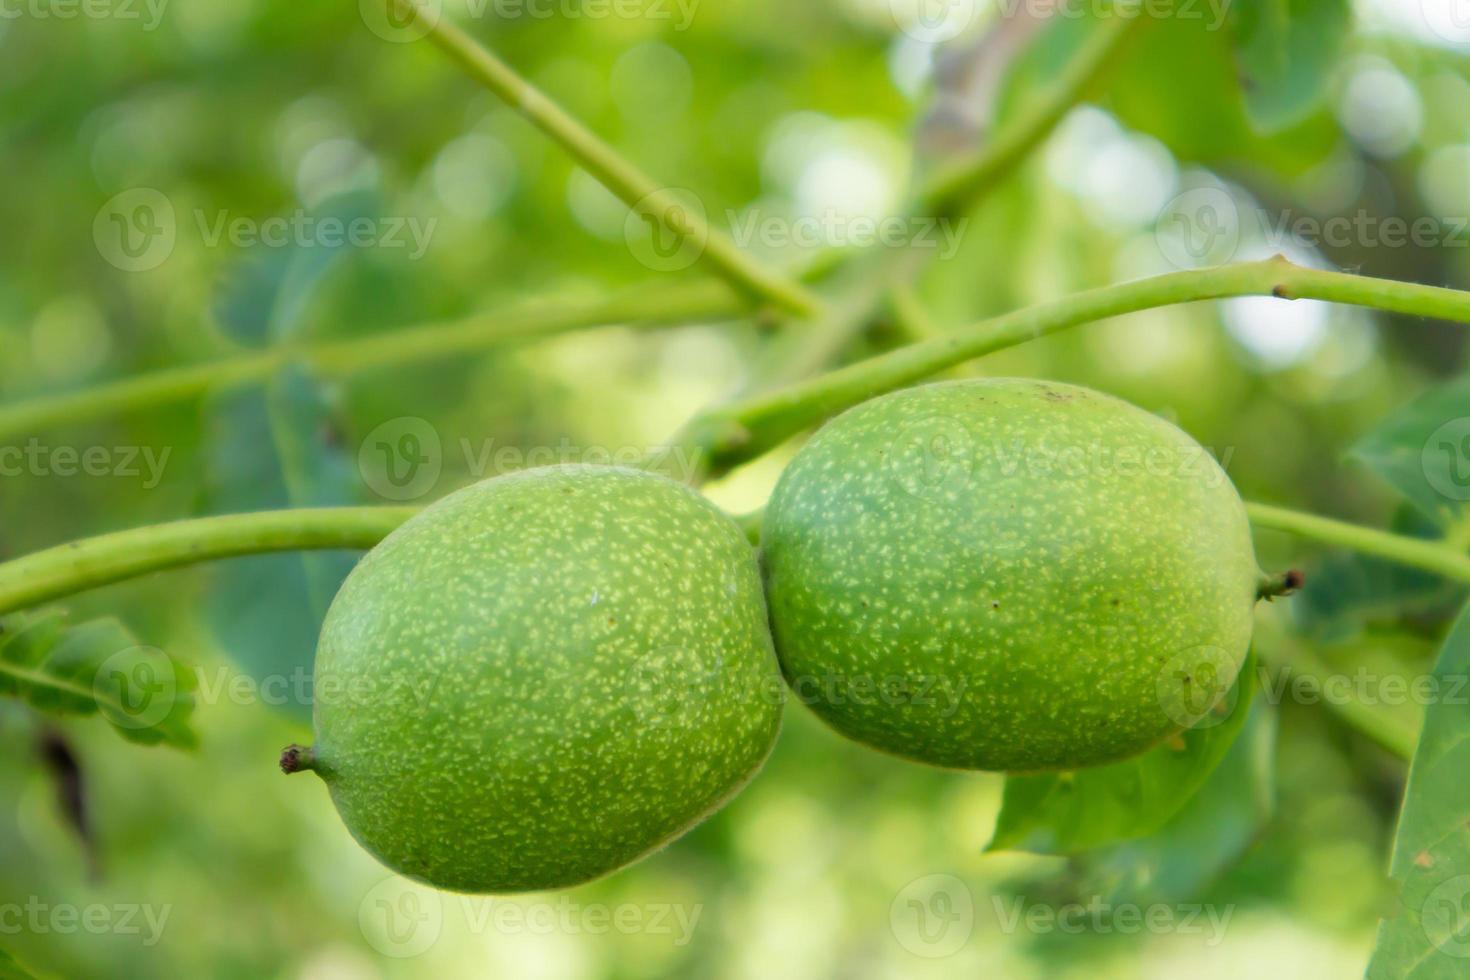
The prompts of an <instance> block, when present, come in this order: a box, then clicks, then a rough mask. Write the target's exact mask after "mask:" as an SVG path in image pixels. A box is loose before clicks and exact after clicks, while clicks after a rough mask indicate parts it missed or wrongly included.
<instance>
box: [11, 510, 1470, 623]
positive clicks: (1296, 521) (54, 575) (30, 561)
mask: <svg viewBox="0 0 1470 980" xmlns="http://www.w3.org/2000/svg"><path fill="white" fill-rule="evenodd" d="M1247 509H1248V510H1249V512H1250V516H1251V520H1252V521H1253V522H1254V523H1255V524H1256V525H1257V526H1259V527H1266V528H1273V529H1278V530H1285V531H1290V532H1291V533H1293V534H1298V535H1301V536H1302V537H1306V538H1310V539H1312V540H1317V541H1321V542H1323V543H1324V544H1332V545H1337V546H1340V547H1344V548H1350V549H1353V550H1355V551H1360V552H1362V553H1363V554H1368V555H1374V556H1377V557H1379V558H1386V559H1388V560H1390V561H1395V562H1399V563H1401V564H1405V565H1411V566H1413V567H1416V568H1422V569H1425V570H1426V571H1431V572H1435V573H1437V574H1440V575H1445V576H1447V577H1450V578H1455V579H1457V580H1459V581H1463V582H1466V583H1470V558H1466V556H1464V555H1458V554H1456V553H1455V552H1453V551H1452V550H1450V549H1449V548H1448V547H1446V546H1444V545H1436V544H1435V543H1434V542H1429V541H1424V540H1422V539H1420V538H1409V537H1405V536H1402V535H1397V534H1391V533H1389V532H1387V531H1377V530H1373V529H1372V528H1366V527H1359V526H1357V525H1353V524H1345V523H1343V522H1341V521H1334V520H1330V519H1328V518H1324V517H1317V516H1315V515H1312V514H1303V513H1298V512H1295V511H1289V510H1286V509H1284V508H1280V507H1270V506H1267V505H1264V504H1248V505H1247ZM417 510H418V508H415V507H328V508H306V509H300V510H275V511H264V512H260V513H254V514H233V515H229V516H225V517H205V518H200V519H197V520H191V521H177V522H174V523H171V524H160V525H156V526H154V527H143V528H136V529H133V530H129V531H118V532H114V533H112V534H104V535H102V536H101V537H95V538H87V539H84V540H81V541H75V542H72V543H71V544H65V545H61V546H59V547H56V548H50V549H47V550H45V551H38V552H36V553H34V554H30V555H26V556H24V557H21V558H16V559H13V560H12V561H8V562H5V563H3V564H0V614H4V613H9V612H14V611H16V610H18V609H26V608H30V607H33V606H37V605H40V604H42V603H45V602H50V601H52V600H55V599H61V598H64V597H66V596H68V595H72V594H74V593H77V592H83V591H86V590H88V589H94V588H97V587H98V586H102V585H109V584H111V583H113V582H120V581H123V580H124V579H130V578H136V577H138V576H140V575H146V574H148V573H150V572H156V571H162V570H164V569H169V568H178V567H181V566H184V565H193V564H197V563H199V562H206V561H214V560H216V559H219V558H230V557H237V556H240V555H249V554H258V553H264V552H275V551H309V550H334V549H335V550H340V549H349V550H365V549H368V548H371V547H373V546H374V545H376V544H377V543H378V542H379V541H381V540H382V539H383V538H384V537H386V536H387V535H388V534H389V532H391V531H392V530H393V529H394V528H396V527H398V526H399V525H400V524H402V523H403V522H404V521H406V520H407V519H408V518H409V517H411V516H412V515H413V514H414V513H416V512H417ZM737 520H738V522H739V523H740V525H741V527H742V528H743V529H744V530H745V532H746V534H747V535H748V536H749V537H750V538H751V540H752V542H756V541H758V539H759V536H760V524H761V514H760V513H759V512H757V513H753V514H747V515H744V516H742V517H740V518H737Z"/></svg>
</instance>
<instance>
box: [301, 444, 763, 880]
mask: <svg viewBox="0 0 1470 980" xmlns="http://www.w3.org/2000/svg"><path fill="white" fill-rule="evenodd" d="M354 685H355V686H356V688H355V691H354ZM316 689H317V699H316V701H317V703H316V709H315V710H316V730H317V744H316V745H315V747H314V755H315V763H316V767H317V771H318V772H319V773H320V774H321V775H322V776H323V778H325V779H326V781H327V783H328V785H329V786H330V788H331V793H332V798H333V800H334V801H335V803H336V805H337V808H338V810H339V811H340V812H341V814H342V818H343V820H344V821H345V822H346V824H347V827H348V829H349V830H351V831H352V833H353V835H354V836H355V837H356V838H357V839H358V840H359V841H360V842H361V843H362V844H363V846H364V847H366V848H367V849H368V850H369V851H370V852H372V853H373V854H374V855H376V856H377V857H378V858H379V859H380V860H382V861H383V862H384V863H385V864H387V865H388V866H389V867H391V868H393V869H395V870H397V871H399V872H401V873H403V874H405V875H409V876H411V877H414V878H417V879H420V880H422V881H425V882H428V883H430V884H433V885H436V886H438V887H440V888H444V889H448V890H452V891H462V892H519V891H530V890H540V889H549V888H560V887H565V886H570V885H576V884H578V883H581V882H585V881H588V880H590V879H593V878H596V877H598V876H600V875H604V874H606V873H608V872H610V871H613V870H615V869H617V868H620V867H622V866H623V865H626V864H628V863H629V862H631V861H634V860H636V859H638V858H639V857H641V856H643V855H645V854H648V853H649V852H650V851H652V850H654V849H656V848H658V847H660V846H661V845H663V844H665V843H667V842H668V841H670V840H672V839H674V838H675V837H678V836H679V835H680V834H682V833H684V832H685V831H687V830H688V829H689V828H690V827H692V826H693V825H694V824H696V823H697V822H699V821H700V820H701V819H702V818H704V817H705V816H707V815H708V814H709V813H711V812H712V811H714V810H715V809H716V808H718V807H719V806H720V805H721V804H722V803H723V802H724V801H726V800H728V799H729V798H730V797H731V796H732V795H734V794H735V793H736V792H737V791H738V790H739V789H740V787H741V786H742V785H744V783H745V782H746V781H747V780H749V779H750V777H751V776H753V775H754V774H755V772H756V770H757V769H759V768H760V766H761V763H762V762H763V761H764V760H765V758H766V756H767V754H768V753H769V752H770V749H771V746H772V744H773V743H774V741H775V737H776V733H777V731H778V729H779V727H780V717H781V702H782V691H783V690H784V686H783V685H782V684H781V679H780V674H779V670H778V667H777V664H776V659H775V655H774V652H773V650H772V648H771V640H770V634H769V629H768V626H767V620H766V609H765V602H764V598H763V596H762V592H761V582H760V573H759V569H758V567H757V565H756V561H755V555H754V552H753V550H752V549H751V547H750V544H749V543H748V541H747V540H746V539H745V537H744V536H743V534H742V533H741V531H740V529H739V528H738V527H737V526H736V525H735V524H734V522H733V521H731V520H730V519H729V518H728V517H726V516H725V515H724V514H722V513H721V512H719V511H718V510H716V509H715V507H714V506H713V505H711V504H710V503H708V502H707V501H706V500H705V499H704V498H702V497H701V496H699V495H698V494H697V493H695V492H694V491H692V490H690V489H688V488H687V487H684V486H682V485H680V484H678V483H675V482H673V481H671V480H668V479H665V478H663V477H660V476H655V475H652V474H648V473H641V472H637V471H633V470H626V469H618V468H608V467H583V466H559V467H549V468H546V469H539V470H530V471H526V472H523V473H517V474H514V475H510V476H504V477H500V478H497V479H493V480H488V481H486V482H484V483H480V484H477V485H475V486H472V487H469V488H467V489H465V490H462V491H460V492H458V493H455V494H453V495H451V496H449V497H447V498H445V499H444V500H442V501H440V502H439V503H436V504H434V505H433V506H431V507H429V508H428V509H427V510H425V511H424V512H423V513H422V514H419V515H418V516H416V517H414V518H413V519H412V520H410V521H409V522H408V523H407V524H405V525H404V526H403V527H402V528H400V529H399V530H397V531H395V532H394V533H393V534H392V535H390V536H389V537H388V538H387V539H386V540H385V541H384V542H383V543H382V544H381V545H379V546H378V547H377V548H375V549H374V550H373V551H372V552H370V553H369V554H368V555H367V557H366V558H364V559H363V561H362V563H361V564H360V565H358V566H357V568H356V569H355V570H354V571H353V572H352V574H351V575H350V576H349V577H348V579H347V582H346V584H344V585H343V587H342V590H341V592H340V593H339V595H338V596H337V599H336V601H335V602H334V603H333V604H332V608H331V610H330V612H329V613H328V615H327V619H326V623H325V625H324V627H323V629H322V637H321V644H320V648H319V650H318V654H317V664H316ZM334 691H335V692H336V693H335V694H334Z"/></svg>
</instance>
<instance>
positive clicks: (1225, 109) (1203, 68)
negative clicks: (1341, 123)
mask: <svg viewBox="0 0 1470 980" xmlns="http://www.w3.org/2000/svg"><path fill="white" fill-rule="evenodd" d="M1228 11H1229V7H1228V6H1218V5H1211V4H1197V5H1193V6H1192V7H1191V8H1190V10H1189V12H1188V13H1187V14H1186V13H1183V12H1181V14H1180V15H1179V16H1171V17H1161V18H1156V19H1155V20H1153V21H1151V22H1150V24H1149V25H1148V28H1147V30H1145V31H1144V32H1143V35H1142V36H1141V37H1140V38H1139V41H1138V43H1137V45H1136V46H1135V47H1134V49H1133V51H1132V54H1131V55H1130V57H1129V58H1128V59H1127V62H1126V63H1125V64H1124V65H1123V66H1122V68H1121V69H1120V70H1119V72H1118V73H1117V77H1116V78H1115V80H1114V83H1113V84H1112V85H1111V86H1110V87H1109V90H1108V101H1109V104H1110V107H1111V108H1112V110H1113V112H1114V114H1115V115H1117V116H1118V118H1119V119H1120V120H1122V121H1123V122H1124V123H1125V124H1126V125H1127V126H1129V127H1130V128H1132V129H1136V130H1138V131H1140V132H1143V133H1147V134H1148V135H1150V136H1153V137H1154V138H1155V139H1158V140H1159V141H1160V142H1162V143H1163V144H1164V145H1165V146H1167V147H1168V148H1169V149H1170V150H1171V151H1172V152H1173V153H1174V155H1175V156H1176V157H1177V158H1179V160H1180V161H1181V162H1185V163H1202V164H1205V165H1207V166H1211V167H1218V168H1221V169H1225V170H1228V169H1233V168H1236V167H1238V166H1239V165H1240V163H1241V162H1242V161H1249V162H1250V164H1251V170H1252V172H1253V173H1257V174H1261V173H1271V172H1273V171H1274V172H1275V173H1276V174H1277V175H1279V176H1295V175H1300V174H1302V173H1305V172H1306V171H1309V170H1310V169H1311V168H1312V167H1314V166H1316V165H1318V164H1320V163H1321V162H1323V161H1324V160H1325V159H1327V158H1328V157H1329V155H1330V154H1332V153H1333V152H1335V151H1337V150H1339V149H1340V147H1341V133H1340V131H1339V127H1338V125H1337V123H1336V121H1335V120H1334V119H1332V117H1331V116H1330V115H1329V114H1327V113H1308V114H1305V115H1301V116H1299V117H1296V118H1294V119H1293V125H1291V126H1285V127H1282V128H1280V130H1279V131H1277V132H1273V133H1271V134H1269V136H1268V135H1267V134H1263V133H1261V132H1259V131H1258V129H1257V123H1256V120H1255V118H1254V114H1253V111H1252V109H1253V107H1252V106H1250V103H1249V100H1248V99H1247V96H1246V93H1245V92H1244V90H1243V88H1242V84H1243V83H1242V78H1241V73H1242V71H1244V70H1246V69H1245V66H1243V65H1242V64H1241V63H1240V61H1239V52H1238V51H1237V50H1236V49H1235V47H1234V46H1233V45H1232V44H1231V40H1232V32H1231V31H1230V30H1229V29H1228V26H1229V25H1228V21H1227V19H1226V14H1227V12H1228Z"/></svg>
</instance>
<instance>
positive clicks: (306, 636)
mask: <svg viewBox="0 0 1470 980" xmlns="http://www.w3.org/2000/svg"><path fill="white" fill-rule="evenodd" d="M210 414H211V418H210V425H211V428H212V432H211V439H210V442H209V445H210V446H211V447H213V450H212V452H211V455H210V456H209V459H208V462H207V490H206V496H205V502H204V510H205V511H206V512H207V513H214V514H223V513H240V512H244V511H258V510H274V509H279V508H284V507H313V506H328V505H333V504H351V503H357V502H359V501H360V496H361V495H360V492H359V477H358V474H357V470H356V463H355V459H353V458H352V457H350V456H349V455H348V454H347V452H346V450H345V449H344V448H343V446H342V443H341V439H340V431H341V429H340V426H339V423H338V419H337V417H336V412H335V409H334V406H333V405H332V404H331V403H330V401H329V399H328V398H327V396H326V393H325V391H324V390H323V388H322V385H321V384H320V382H318V381H317V380H316V379H315V378H313V377H312V376H311V375H310V374H309V373H308V372H307V371H306V370H305V369H303V368H301V367H298V366H290V367H287V368H285V369H283V370H282V372H281V373H280V374H279V375H278V376H277V377H276V378H275V379H273V380H272V382H271V383H270V385H269V386H267V388H265V389H264V390H250V391H240V392H232V393H228V394H226V395H224V396H222V397H220V398H218V399H217V400H216V401H215V402H214V404H213V405H212V407H211V411H210ZM357 557H358V556H357V555H355V554H351V553H345V552H304V553H297V554H279V555H253V556H250V557H247V558H239V559H235V560H233V561H230V562H228V563H225V564H223V565H220V566H218V567H216V568H214V569H211V571H210V574H209V586H208V589H207V592H206V596H205V614H206V618H207V620H208V622H209V625H210V628H211V629H212V630H213V632H214V634H215V636H216V637H218V639H219V640H220V642H221V644H222V645H223V646H224V647H225V648H226V649H227V650H228V651H229V653H230V655H231V656H232V657H233V658H234V659H235V660H236V662H237V663H239V664H240V666H241V667H242V668H244V669H245V671H246V672H247V673H248V674H249V675H250V676H252V677H254V678H255V679H256V680H257V681H262V682H264V681H267V680H271V679H274V680H275V681H276V682H277V683H279V682H281V681H285V682H286V683H287V684H288V685H289V689H291V690H301V689H304V685H303V684H302V683H300V682H301V681H303V680H304V679H306V678H309V677H310V674H311V665H312V662H313V660H314V658H315V651H316V640H317V634H318V633H319V632H320V630H321V624H322V619H323V618H324V617H325V615H326V610H327V607H328V606H329V605H330V604H331V601H332V598H333V596H335V595H336V594H337V589H338V588H339V587H340V586H341V584H342V581H343V580H344V579H345V578H346V577H347V573H348V572H350V571H351V570H352V567H353V566H354V565H355V564H356V563H357ZM290 708H291V709H292V711H293V713H294V714H296V715H297V716H298V717H303V718H304V717H306V716H308V715H309V714H310V705H309V704H306V703H304V701H301V700H299V699H293V700H292V701H291V702H290Z"/></svg>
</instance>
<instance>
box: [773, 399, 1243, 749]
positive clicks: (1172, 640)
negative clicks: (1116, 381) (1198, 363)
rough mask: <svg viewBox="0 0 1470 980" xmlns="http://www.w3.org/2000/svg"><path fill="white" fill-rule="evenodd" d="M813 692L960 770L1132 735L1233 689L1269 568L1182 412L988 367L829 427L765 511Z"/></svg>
mask: <svg viewBox="0 0 1470 980" xmlns="http://www.w3.org/2000/svg"><path fill="white" fill-rule="evenodd" d="M762 562H763V566H764V572H765V576H766V595H767V599H768V601H769V603H770V610H771V623H772V627H773V630H774V635H775V640H776V650H777V654H778V656H779V657H780V660H781V666H782V670H783V672H784V674H785V675H786V679H787V682H788V684H789V685H790V686H791V687H792V689H793V690H794V691H795V693H796V694H797V696H798V698H799V699H800V700H802V701H804V702H805V703H807V704H808V705H810V706H811V708H812V709H813V710H815V711H816V712H817V714H818V715H820V716H821V717H822V719H824V720H825V721H826V722H827V723H828V724H829V725H831V726H832V727H834V728H835V729H837V730H838V731H839V732H842V733H843V734H846V735H848V736H849V737H851V738H854V739H856V740H858V741H860V742H863V743H866V744H868V745H871V746H873V747H876V748H879V749H882V750H885V751H888V752H892V753H895V754H897V755H901V756H904V757H906V758H910V759H915V760H918V761H922V762H927V763H932V764H935V765H940V766H947V767H952V768H961V769H986V770H995V771H1005V772H1027V771H1039V770H1052V769H1073V768H1080V767H1083V766H1090V765H1098V764H1102V763H1108V762H1113V761H1116V760H1119V759H1123V758H1126V757H1128V756H1131V755H1134V754H1136V753H1139V752H1142V751H1144V750H1145V749H1148V748H1149V747H1151V746H1153V745H1155V744H1157V743H1158V742H1160V741H1161V740H1163V739H1164V738H1166V737H1168V736H1170V735H1171V734H1173V733H1176V732H1178V731H1180V730H1181V729H1182V728H1184V727H1186V726H1188V725H1191V724H1194V723H1197V722H1198V721H1200V720H1201V718H1202V717H1203V715H1204V713H1205V712H1207V711H1210V710H1219V709H1218V695H1220V694H1221V693H1222V692H1223V691H1224V689H1226V688H1228V686H1229V685H1230V683H1231V682H1232V681H1233V680H1234V677H1235V675H1236V673H1237V671H1238V670H1239V668H1240V665H1241V663H1242V662H1243V661H1244V659H1245V655H1246V652H1247V647H1248V646H1249V643H1250V636H1251V621H1252V609H1253V606H1254V603H1255V602H1256V600H1257V598H1258V596H1259V595H1260V594H1261V592H1262V590H1263V589H1265V588H1266V582H1265V580H1264V577H1263V576H1262V573H1261V572H1260V571H1259V569H1258V568H1257V565H1256V561H1255V557H1254V552H1253V549H1252V545H1251V535H1250V527H1249V524H1248V523H1247V519H1246V513H1245V509H1244V506H1243V505H1242V503H1241V501H1240V498H1239V496H1238V495H1237V494H1236V492H1235V489H1234V487H1233V486H1232V485H1231V484H1230V481H1229V479H1228V478H1227V477H1226V476H1225V473H1224V471H1223V470H1221V468H1220V467H1219V465H1218V464H1217V463H1216V462H1215V461H1214V459H1213V458H1212V457H1211V456H1210V455H1209V453H1208V452H1207V451H1206V450H1205V449H1203V448H1202V447H1201V446H1199V445H1198V444H1197V443H1196V442H1194V441H1193V440H1192V439H1191V438H1189V436H1187V435H1185V434H1184V433H1183V432H1181V431H1180V430H1179V429H1178V428H1176V427H1175V426H1173V425H1171V424H1169V423H1168V422H1166V421H1164V420H1162V419H1160V418H1157V417H1156V416H1154V415H1150V414H1149V413H1147V412H1145V411H1143V410H1141V409H1139V408H1136V407H1134V406H1132V405H1129V404H1127V403H1125V402H1122V401H1119V400H1118V399H1115V398H1112V397H1109V396H1106V395H1102V394H1099V393H1098V392H1095V391H1090V390H1087V389H1084V388H1077V387H1073V386H1070V385H1062V384H1052V383H1046V382H1039V381H1030V380H1016V379H996V380H988V379H987V380H976V381H958V382H952V383H943V384H933V385H927V386H924V387H919V388H912V389H908V390H904V391H899V392H895V393H893V394H890V395H887V396H884V397H882V398H878V399H875V400H873V401H870V402H867V403H866V404H863V405H860V406H858V407H856V408H854V409H852V410H851V411H849V412H847V413H845V414H843V415H841V416H840V417H838V418H836V419H834V420H833V421H832V422H830V423H828V424H827V425H826V426H825V427H824V428H822V429H821V431H819V432H818V433H817V434H816V435H815V436H814V437H813V438H812V440H811V441H810V442H809V443H808V444H807V445H806V446H805V447H803V448H802V450H801V451H800V452H799V453H798V454H797V455H796V458H795V460H794V461H793V462H792V463H791V465H790V466H789V467H788V468H787V470H786V472H785V473H784V474H783V475H782V477H781V480H780V482H779V483H778V485H777V487H776V490H775V492H774V494H773V496H772V498H771V502H770V506H769V508H768V509H767V512H766V517H765V525H764V529H763V531H762Z"/></svg>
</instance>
